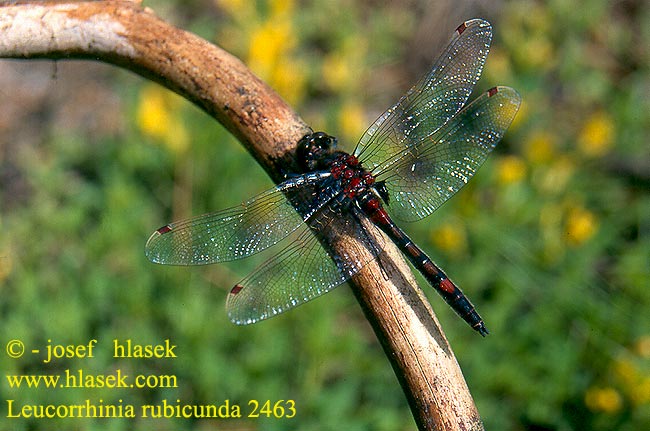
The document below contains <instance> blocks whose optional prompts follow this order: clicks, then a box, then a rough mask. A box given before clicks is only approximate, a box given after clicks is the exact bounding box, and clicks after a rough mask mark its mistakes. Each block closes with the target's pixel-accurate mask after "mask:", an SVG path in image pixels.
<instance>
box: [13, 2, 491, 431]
mask: <svg viewBox="0 0 650 431" xmlns="http://www.w3.org/2000/svg"><path fill="white" fill-rule="evenodd" d="M0 57H4V58H24V59H29V58H49V59H66V58H85V59H93V60H99V61H102V62H106V63H112V64H115V65H118V66H120V67H123V68H126V69H129V70H131V71H134V72H136V73H138V74H140V75H142V76H144V77H147V78H149V79H152V80H154V81H157V82H159V83H161V84H162V85H164V86H165V87H167V88H169V89H171V90H173V91H175V92H177V93H179V94H181V95H182V96H184V97H186V98H187V99H189V100H191V101H192V102H194V103H195V104H196V105H198V106H199V107H200V108H201V109H203V110H204V111H206V112H207V113H208V114H210V115H212V116H213V117H214V118H216V119H217V120H218V121H219V122H221V123H222V124H223V125H224V126H225V127H226V128H227V129H228V130H229V131H230V132H232V133H233V134H234V135H235V136H236V137H237V138H238V139H239V140H240V141H241V142H242V143H243V144H244V145H245V146H246V148H247V149H248V151H249V152H250V153H251V154H252V155H253V156H254V157H255V159H256V160H257V161H258V162H259V163H260V164H261V165H262V167H263V168H264V169H265V170H266V171H267V172H268V173H269V175H270V176H271V177H272V178H273V180H274V181H276V182H279V181H280V180H281V179H282V178H283V173H286V172H290V171H292V170H293V167H294V165H293V163H294V160H293V149H294V145H295V143H296V142H297V141H298V140H299V139H300V138H301V137H302V136H303V135H305V134H306V133H308V132H309V131H310V129H309V127H308V126H307V125H306V124H305V123H304V122H303V121H302V120H301V119H300V118H299V116H298V115H297V114H296V113H295V112H294V111H293V110H292V109H291V108H290V107H289V106H288V105H287V104H286V103H285V102H284V101H283V100H282V99H281V98H280V97H279V96H278V95H277V94H276V93H275V92H273V91H272V90H271V89H270V88H269V87H268V86H267V85H266V84H265V83H263V82H262V81H261V80H260V79H258V78H257V77H256V76H254V75H253V74H252V73H251V72H250V70H248V69H247V68H246V66H245V65H244V64H243V63H242V62H241V61H239V60H238V59H237V58H235V57H234V56H232V55H230V54H228V53H227V52H225V51H223V50H222V49H220V48H218V47H217V46H215V45H213V44H211V43H209V42H207V41H205V40H203V39H201V38H199V37H197V36H195V35H193V34H191V33H188V32H186V31H183V30H181V29H178V28H176V27H174V26H172V25H170V24H168V23H166V22H164V21H162V20H160V19H159V18H158V17H156V16H155V15H154V13H153V12H152V11H151V10H149V9H143V8H141V7H140V5H139V3H138V2H131V1H103V2H101V1H100V2H97V1H88V2H62V1H58V2H56V1H51V2H41V1H39V2H33V3H29V2H22V3H20V4H16V3H15V2H11V3H7V2H5V3H0ZM350 241H351V242H350V243H349V244H343V245H342V247H346V248H353V247H355V244H354V240H353V239H351V240H350ZM387 243H388V244H389V245H387V248H386V253H384V254H383V255H382V258H381V262H371V263H370V264H368V265H366V267H365V268H364V270H362V271H361V272H360V273H359V274H358V275H357V276H355V277H354V279H353V282H352V283H351V285H352V288H353V291H354V293H355V296H356V297H357V299H358V300H359V302H360V304H361V306H362V308H363V310H364V312H365V314H366V316H367V318H368V320H369V321H370V323H371V324H372V326H373V328H374V330H375V332H376V334H377V336H378V338H379V340H380V341H381V343H382V346H383V348H384V350H385V352H386V354H387V355H388V358H389V360H390V362H391V364H392V366H393V368H394V370H395V373H396V374H397V376H398V379H399V381H400V383H401V385H402V387H403V389H404V391H405V393H406V396H407V399H408V400H409V404H410V406H411V410H412V411H413V415H414V417H415V420H416V422H417V424H418V426H419V428H420V429H422V430H433V429H436V430H480V429H483V427H482V424H481V421H480V418H479V415H478V412H477V410H476V408H475V406H474V403H473V400H472V398H471V395H470V393H469V390H468V388H467V385H466V383H465V381H464V379H463V376H462V373H461V370H460V368H459V366H458V363H457V362H456V359H455V357H454V355H453V352H452V351H451V348H450V346H449V344H448V342H447V340H446V338H445V336H444V334H443V333H442V331H441V329H440V327H439V324H438V321H437V320H436V318H435V316H434V315H433V312H432V310H431V308H430V306H429V303H428V302H427V300H426V298H425V297H424V296H423V294H422V293H421V291H420V290H419V289H418V288H417V284H416V282H415V280H414V278H413V276H412V274H411V272H410V270H409V268H408V265H407V264H406V263H405V262H404V260H403V259H402V257H401V255H400V253H399V251H398V250H397V249H396V248H395V247H394V246H393V245H392V244H390V243H389V242H387ZM386 275H388V277H386ZM387 279H388V280H387Z"/></svg>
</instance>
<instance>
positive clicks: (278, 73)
mask: <svg viewBox="0 0 650 431" xmlns="http://www.w3.org/2000/svg"><path fill="white" fill-rule="evenodd" d="M304 68H305V66H304V65H303V64H302V63H301V62H299V61H295V60H291V59H290V58H282V59H280V60H279V61H278V63H277V64H276V66H275V68H274V70H273V73H272V75H271V78H270V82H269V84H270V85H271V86H272V87H273V88H275V90H276V91H277V92H278V93H280V94H281V95H282V97H284V98H285V99H286V100H287V101H288V102H289V103H291V104H294V105H295V104H297V103H299V102H300V101H301V100H302V99H303V97H304V95H305V79H306V76H305V74H304V73H303V72H302V71H303V70H304Z"/></svg>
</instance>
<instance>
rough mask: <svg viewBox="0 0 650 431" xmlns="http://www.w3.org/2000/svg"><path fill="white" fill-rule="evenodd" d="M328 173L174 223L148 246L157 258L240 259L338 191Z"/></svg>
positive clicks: (182, 261)
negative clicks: (329, 183) (230, 206)
mask: <svg viewBox="0 0 650 431" xmlns="http://www.w3.org/2000/svg"><path fill="white" fill-rule="evenodd" d="M329 177H330V174H329V173H325V172H315V173H310V174H306V175H301V176H299V177H295V178H291V179H289V180H287V181H285V182H283V183H282V184H280V185H278V186H277V187H274V188H272V189H270V190H267V191H266V192H264V193H261V194H259V195H257V196H256V197H254V198H252V199H251V200H249V201H247V202H245V203H242V204H241V205H239V206H235V207H232V208H228V209H225V210H222V211H218V212H214V213H210V214H204V215H201V216H198V217H194V218H190V219H188V220H183V221H179V222H174V223H170V224H168V225H165V226H163V227H161V228H160V229H158V230H156V231H155V232H154V233H153V234H152V235H151V237H150V238H149V240H148V241H147V244H146V245H145V254H146V256H147V257H148V258H149V260H151V261H152V262H154V263H160V264H167V265H205V264H210V263H215V262H225V261H230V260H235V259H240V258H243V257H246V256H250V255H252V254H255V253H257V252H260V251H262V250H264V249H266V248H268V247H270V246H272V245H274V244H276V243H278V242H279V241H281V240H282V239H284V238H285V237H287V236H288V235H289V234H291V232H293V231H295V230H296V229H298V228H299V227H300V226H302V225H303V224H304V221H305V220H307V219H308V218H309V217H311V216H312V215H313V213H314V212H315V211H317V210H318V209H319V208H320V207H322V206H323V205H324V204H325V203H327V202H328V201H329V200H330V199H331V198H332V197H333V196H334V195H336V194H337V192H338V191H337V189H336V188H335V187H326V186H325V185H326V184H327V182H328V179H329Z"/></svg>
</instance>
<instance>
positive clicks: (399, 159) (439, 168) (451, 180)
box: [377, 87, 521, 221]
mask: <svg viewBox="0 0 650 431" xmlns="http://www.w3.org/2000/svg"><path fill="white" fill-rule="evenodd" d="M520 103H521V96H519V94H518V93H517V92H516V91H515V90H513V89H512V88H509V87H494V88H492V89H490V90H488V91H487V92H485V93H483V94H482V95H481V96H480V97H478V98H477V99H476V100H474V101H473V102H471V103H470V104H468V105H467V106H466V107H465V108H463V109H462V110H461V111H459V112H458V113H457V114H456V115H455V116H454V117H453V118H452V119H451V120H449V121H448V122H447V123H446V124H445V125H444V126H443V127H442V128H440V129H439V130H438V131H437V132H435V133H433V134H432V135H430V136H428V137H426V138H424V139H422V140H420V141H419V142H417V143H415V144H413V145H411V146H409V147H408V148H407V149H405V150H404V151H402V152H401V153H400V154H396V155H395V156H394V157H393V159H392V160H391V163H387V164H386V166H388V168H387V169H386V170H384V171H381V172H378V175H377V178H378V179H379V180H385V185H386V189H387V190H388V194H389V196H390V203H389V210H390V212H391V213H392V214H394V215H395V217H396V218H400V219H403V220H407V221H414V220H419V219H421V218H423V217H426V216H428V215H429V214H431V213H432V212H433V211H435V210H436V209H437V208H438V207H440V206H441V205H442V204H443V203H444V202H445V201H446V200H447V199H449V198H450V197H451V196H453V195H454V193H456V192H457V191H458V190H460V189H461V188H462V187H463V186H464V185H465V184H466V183H467V182H468V181H469V179H470V178H471V177H472V176H473V175H474V173H475V172H476V171H477V170H478V168H479V167H480V166H481V164H482V163H483V162H484V161H485V159H486V158H487V156H488V155H489V154H490V152H491V151H492V149H493V148H494V147H495V146H496V144H497V143H498V142H499V140H501V137H502V136H503V134H504V133H505V132H506V130H507V129H508V127H509V126H510V123H511V122H512V120H513V119H514V117H515V114H516V113H517V110H518V109H519V105H520Z"/></svg>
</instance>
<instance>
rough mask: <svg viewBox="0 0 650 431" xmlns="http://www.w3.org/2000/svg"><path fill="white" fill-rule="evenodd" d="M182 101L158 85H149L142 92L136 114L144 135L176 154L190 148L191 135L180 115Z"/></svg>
mask: <svg viewBox="0 0 650 431" xmlns="http://www.w3.org/2000/svg"><path fill="white" fill-rule="evenodd" d="M181 100H182V99H181V98H180V96H177V95H175V94H174V93H172V92H170V91H169V90H165V89H164V88H162V87H160V86H158V85H147V86H145V87H144V88H143V89H142V90H141V92H140V97H139V100H138V107H137V114H136V118H137V124H138V126H139V127H140V130H142V132H143V133H145V134H147V135H149V136H151V137H153V138H155V139H159V140H161V141H163V142H164V143H165V144H166V146H167V148H169V149H170V150H171V151H174V152H176V153H182V152H184V151H185V150H187V148H188V147H189V133H188V131H187V129H186V128H185V125H184V124H183V121H182V119H181V118H180V114H179V106H180V103H181Z"/></svg>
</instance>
